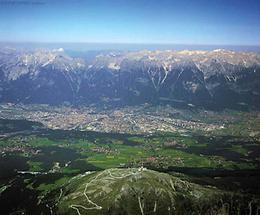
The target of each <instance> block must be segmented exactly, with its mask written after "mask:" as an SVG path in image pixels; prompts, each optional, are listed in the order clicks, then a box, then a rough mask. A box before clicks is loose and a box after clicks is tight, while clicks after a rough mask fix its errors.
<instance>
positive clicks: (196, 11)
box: [0, 0, 260, 45]
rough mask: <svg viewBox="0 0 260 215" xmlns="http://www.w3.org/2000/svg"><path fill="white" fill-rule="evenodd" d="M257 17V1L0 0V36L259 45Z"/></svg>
mask: <svg viewBox="0 0 260 215" xmlns="http://www.w3.org/2000/svg"><path fill="white" fill-rule="evenodd" d="M259 20H260V1H259V0H70V1H69V0H0V41H1V42H53V43H55V42H65V43H66V42H71V43H73V42H79V43H81V42H88V43H92V42H95V43H150V44H152V43H156V44H211V45H217V44H226V45H260V23H259Z"/></svg>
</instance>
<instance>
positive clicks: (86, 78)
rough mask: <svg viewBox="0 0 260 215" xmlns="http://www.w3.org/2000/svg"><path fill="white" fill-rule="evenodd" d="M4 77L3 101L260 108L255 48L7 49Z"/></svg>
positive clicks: (0, 69)
mask: <svg viewBox="0 0 260 215" xmlns="http://www.w3.org/2000/svg"><path fill="white" fill-rule="evenodd" d="M0 77H1V81H0V101H1V102H14V103H20V102H21V103H47V104H54V105H55V104H62V103H64V102H67V103H70V104H91V103H100V102H104V101H114V100H117V101H118V100H120V103H121V104H139V103H157V102H162V101H164V102H165V101H166V100H168V101H181V103H185V104H193V105H196V106H202V107H206V108H207V107H210V106H212V107H214V106H218V107H221V108H223V107H231V108H236V107H243V106H247V107H256V108H259V107H260V105H259V104H260V87H259V86H260V55H258V54H256V53H252V52H251V53H249V52H234V51H229V50H223V49H218V50H213V51H199V50H197V51H189V50H183V51H171V50H166V51H147V50H144V51H137V52H133V51H121V52H120V51H114V52H104V53H100V54H97V55H96V56H95V57H94V58H93V59H91V60H90V59H87V58H84V57H82V58H79V57H77V58H76V57H73V56H69V55H68V54H67V53H66V51H64V50H63V49H62V48H60V49H54V50H35V51H26V52H22V51H16V50H8V49H1V50H0Z"/></svg>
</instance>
